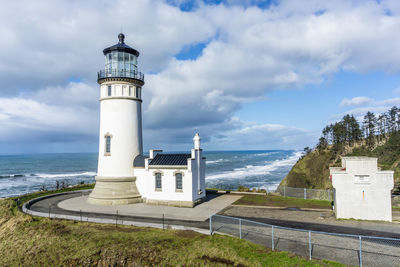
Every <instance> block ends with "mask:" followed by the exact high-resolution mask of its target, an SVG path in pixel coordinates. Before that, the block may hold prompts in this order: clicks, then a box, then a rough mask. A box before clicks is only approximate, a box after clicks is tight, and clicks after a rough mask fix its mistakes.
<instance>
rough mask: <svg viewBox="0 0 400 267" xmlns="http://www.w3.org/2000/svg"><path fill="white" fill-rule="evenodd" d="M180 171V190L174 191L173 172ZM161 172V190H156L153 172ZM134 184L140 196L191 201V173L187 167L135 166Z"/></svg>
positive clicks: (152, 198)
mask: <svg viewBox="0 0 400 267" xmlns="http://www.w3.org/2000/svg"><path fill="white" fill-rule="evenodd" d="M176 171H179V172H181V173H182V190H181V192H180V191H178V192H177V191H176V189H175V188H176V187H175V186H176V185H175V172H176ZM156 172H161V173H162V176H161V185H162V189H161V191H157V190H156V184H155V180H156V179H155V173H156ZM135 176H136V177H137V179H136V186H137V187H138V190H139V192H140V194H141V195H142V198H146V199H151V200H165V201H167V200H172V201H192V173H191V172H189V171H188V170H187V169H179V170H177V169H159V168H157V169H148V170H146V169H145V168H141V169H138V168H135Z"/></svg>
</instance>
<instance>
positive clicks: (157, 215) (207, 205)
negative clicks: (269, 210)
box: [58, 194, 241, 221]
mask: <svg viewBox="0 0 400 267" xmlns="http://www.w3.org/2000/svg"><path fill="white" fill-rule="evenodd" d="M87 198H88V196H87V195H82V196H77V197H73V198H69V199H66V200H63V201H61V202H59V203H58V207H59V208H61V209H63V210H68V211H76V212H80V211H82V212H92V213H103V214H112V215H115V214H117V212H118V215H121V216H135V217H147V218H154V219H162V218H163V215H164V218H166V219H175V220H185V221H206V220H207V219H208V218H209V217H210V215H212V214H216V213H218V212H220V211H221V210H223V209H225V208H227V207H228V206H230V205H231V204H232V203H233V202H235V201H236V200H238V199H239V198H241V196H238V195H230V194H224V195H214V196H211V197H209V198H208V200H207V201H205V202H203V203H201V204H199V205H197V206H195V207H194V208H180V207H170V206H161V205H148V204H145V203H138V204H129V205H115V206H99V205H92V204H89V203H87Z"/></svg>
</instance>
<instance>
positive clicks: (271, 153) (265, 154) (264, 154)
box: [252, 151, 279, 157]
mask: <svg viewBox="0 0 400 267" xmlns="http://www.w3.org/2000/svg"><path fill="white" fill-rule="evenodd" d="M277 153H279V152H277V151H271V152H264V153H258V154H253V155H252V156H256V157H260V156H269V155H273V154H277Z"/></svg>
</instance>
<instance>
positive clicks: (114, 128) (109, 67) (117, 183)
mask: <svg viewBox="0 0 400 267" xmlns="http://www.w3.org/2000/svg"><path fill="white" fill-rule="evenodd" d="M103 54H104V57H105V66H104V69H103V70H100V71H99V72H98V79H97V82H98V84H99V85H100V131H99V156H98V168H97V176H96V185H95V188H94V189H93V191H92V193H91V194H90V196H89V198H88V202H89V203H91V204H101V205H119V204H130V203H137V202H141V201H142V199H141V195H140V193H139V192H138V189H137V186H136V177H135V176H134V168H133V162H134V159H135V158H136V157H137V156H141V155H142V154H143V144H142V92H141V90H142V86H143V85H144V75H143V74H142V73H140V72H139V71H138V63H137V62H138V61H137V59H138V57H139V52H138V51H137V50H135V49H133V48H132V47H130V46H128V45H126V44H125V35H124V34H123V33H120V34H119V35H118V43H117V44H115V45H113V46H110V47H108V48H106V49H104V50H103Z"/></svg>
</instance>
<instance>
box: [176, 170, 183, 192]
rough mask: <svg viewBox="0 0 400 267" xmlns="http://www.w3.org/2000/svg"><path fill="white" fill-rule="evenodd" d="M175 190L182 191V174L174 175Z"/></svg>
mask: <svg viewBox="0 0 400 267" xmlns="http://www.w3.org/2000/svg"><path fill="white" fill-rule="evenodd" d="M175 188H176V189H178V190H179V189H180V190H182V173H179V172H178V173H177V174H175Z"/></svg>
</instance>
